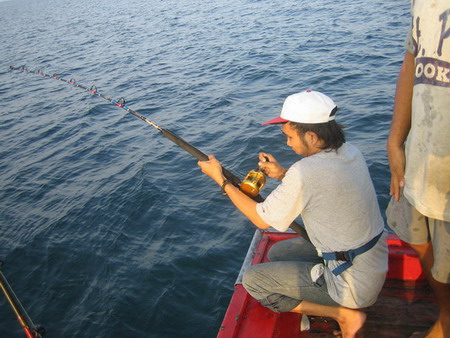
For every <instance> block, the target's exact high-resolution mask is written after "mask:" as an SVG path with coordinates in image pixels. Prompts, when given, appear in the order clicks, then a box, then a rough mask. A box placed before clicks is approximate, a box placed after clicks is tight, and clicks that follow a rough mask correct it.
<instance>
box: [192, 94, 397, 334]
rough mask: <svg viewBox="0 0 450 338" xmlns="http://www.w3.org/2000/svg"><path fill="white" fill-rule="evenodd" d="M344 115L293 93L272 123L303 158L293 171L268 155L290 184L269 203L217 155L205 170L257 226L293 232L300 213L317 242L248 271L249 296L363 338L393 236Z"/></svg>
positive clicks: (290, 247)
mask: <svg viewBox="0 0 450 338" xmlns="http://www.w3.org/2000/svg"><path fill="white" fill-rule="evenodd" d="M336 112H337V107H336V105H335V103H334V102H333V100H331V99H330V98H329V97H328V96H326V95H324V94H322V93H319V92H316V91H305V92H301V93H297V94H293V95H290V96H289V97H287V99H286V100H285V102H284V105H283V108H282V111H281V115H280V117H277V118H275V119H273V120H271V121H269V122H268V123H266V124H274V123H277V124H278V123H281V124H282V125H283V126H282V132H283V133H284V134H285V135H286V138H287V145H288V146H290V147H291V148H292V149H293V150H294V152H295V153H296V154H298V155H301V156H302V157H303V158H302V159H300V160H299V161H298V162H296V163H294V164H293V165H292V166H291V167H290V168H289V169H285V168H283V167H282V166H281V165H280V164H279V163H278V162H277V160H276V159H275V158H274V157H273V156H272V155H271V154H267V153H261V154H260V155H259V158H260V160H261V162H260V163H259V165H260V167H261V168H262V169H263V171H264V172H265V173H266V174H267V175H268V176H269V177H271V178H275V179H278V180H280V181H281V184H280V185H279V186H278V187H277V188H276V189H275V190H274V191H273V192H272V193H271V194H270V195H269V196H268V197H267V199H266V200H265V201H264V202H261V203H257V202H255V201H254V200H253V199H251V198H250V197H248V196H247V195H245V194H244V193H243V192H242V191H240V190H239V189H238V188H237V187H235V186H233V185H232V184H228V181H227V180H226V179H225V177H224V176H223V174H222V168H221V165H220V163H219V161H218V160H217V159H216V158H215V157H214V156H213V155H209V161H201V162H199V166H200V167H201V169H202V171H203V172H204V173H205V174H207V175H208V176H210V177H211V178H212V179H213V180H214V181H215V182H216V183H217V184H218V185H219V186H221V187H222V191H223V192H224V193H226V194H227V195H228V197H229V198H230V199H231V201H232V202H233V203H234V204H235V205H236V207H237V208H238V209H239V210H240V211H241V212H242V213H243V214H244V215H245V216H247V217H248V218H249V219H250V220H251V221H252V222H253V223H254V224H255V225H256V226H257V227H259V228H261V229H267V228H269V227H273V228H275V229H277V230H279V231H286V230H287V229H288V228H289V225H290V224H291V223H292V222H293V221H294V220H295V219H296V218H297V217H298V216H299V215H301V217H302V219H303V222H304V225H305V228H306V230H307V233H308V235H309V237H310V242H309V241H307V240H305V239H303V238H295V239H292V240H286V241H283V242H280V243H278V244H277V245H275V246H274V247H273V248H272V249H271V251H270V253H269V258H270V260H271V262H269V263H263V264H258V265H254V266H252V267H251V268H250V269H249V270H247V271H246V273H245V275H244V278H243V284H244V287H245V288H246V290H247V291H248V292H249V293H250V294H251V295H252V296H253V297H254V298H255V299H257V300H258V301H259V302H260V303H261V304H262V305H264V306H266V307H267V308H269V309H271V310H273V311H275V312H296V313H300V314H305V315H314V316H325V317H331V318H333V319H335V320H336V321H337V322H338V323H339V326H340V329H341V334H342V335H343V336H344V337H354V336H355V335H356V333H357V331H358V330H359V329H360V328H361V327H362V326H363V324H364V322H365V320H366V315H365V313H364V312H362V311H361V310H359V309H360V308H364V307H367V306H370V305H372V304H373V303H375V301H376V299H377V296H378V294H379V292H380V290H381V288H382V286H383V283H384V279H385V276H386V272H387V268H388V264H387V258H388V250H387V245H386V235H387V233H386V231H385V229H384V222H383V219H382V217H381V213H380V210H379V206H378V202H377V198H376V194H375V189H374V187H373V184H372V181H371V178H370V175H369V171H368V168H367V165H366V162H365V160H364V158H363V156H362V154H361V153H360V151H359V150H358V149H357V148H356V147H354V146H353V145H351V144H349V143H346V142H345V136H344V133H343V131H342V129H341V127H340V126H339V124H337V123H336V121H335V114H336ZM266 159H268V161H267V160H266Z"/></svg>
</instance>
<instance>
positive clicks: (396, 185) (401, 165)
mask: <svg viewBox="0 0 450 338" xmlns="http://www.w3.org/2000/svg"><path fill="white" fill-rule="evenodd" d="M388 158H389V168H390V170H391V188H390V192H389V194H390V195H391V196H394V198H395V200H396V201H398V200H399V199H400V195H401V189H402V188H403V187H404V186H405V165H406V158H405V148H404V146H403V145H402V146H394V145H388Z"/></svg>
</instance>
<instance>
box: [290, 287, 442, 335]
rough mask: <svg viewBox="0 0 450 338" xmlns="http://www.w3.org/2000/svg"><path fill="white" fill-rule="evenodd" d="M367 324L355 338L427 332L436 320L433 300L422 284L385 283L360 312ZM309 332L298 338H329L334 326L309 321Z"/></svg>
mask: <svg viewBox="0 0 450 338" xmlns="http://www.w3.org/2000/svg"><path fill="white" fill-rule="evenodd" d="M364 312H366V313H367V321H366V323H365V325H364V327H363V329H362V330H361V331H360V334H358V336H359V337H369V338H371V337H374V338H375V337H377V338H378V337H392V338H397V337H398V338H403V337H410V336H411V334H413V333H414V332H416V331H419V332H422V331H426V330H428V329H429V328H430V327H431V326H432V325H433V323H434V321H435V319H436V318H437V305H436V300H435V298H434V296H433V294H432V291H431V288H430V286H429V285H428V283H427V282H426V281H425V280H418V281H402V280H387V281H386V282H385V285H384V287H383V289H382V291H381V293H380V295H379V297H378V300H377V302H376V303H375V304H374V305H373V306H371V307H369V308H367V309H365V310H364ZM310 322H311V329H310V330H309V331H300V332H299V336H298V337H332V336H333V330H339V326H338V324H337V323H336V322H335V321H334V320H331V319H329V318H324V317H310Z"/></svg>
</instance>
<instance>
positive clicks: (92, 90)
mask: <svg viewBox="0 0 450 338" xmlns="http://www.w3.org/2000/svg"><path fill="white" fill-rule="evenodd" d="M9 68H10V69H11V70H17V71H21V72H24V73H31V74H35V75H39V76H42V77H44V78H49V79H54V80H59V81H62V82H64V83H66V84H68V85H70V86H72V87H75V88H80V89H82V90H84V91H85V92H88V93H90V94H92V95H96V96H98V97H100V98H102V99H104V100H106V101H108V102H109V103H111V104H113V105H115V106H117V107H119V108H122V109H123V110H125V111H126V112H128V113H130V114H133V115H134V116H136V117H137V118H139V119H141V120H142V121H144V122H145V123H147V124H148V125H150V126H152V127H153V128H155V129H156V130H158V131H159V132H160V133H161V134H162V135H163V136H165V137H166V138H168V139H169V140H171V141H172V142H174V143H175V144H176V145H178V146H179V147H181V148H182V149H184V150H185V151H187V152H188V153H189V154H191V155H192V156H193V157H195V158H196V159H198V160H199V161H207V160H208V156H207V155H206V154H204V153H203V152H201V151H200V150H198V149H197V148H195V147H194V146H192V145H191V144H189V143H188V142H186V141H185V140H183V139H182V138H181V137H179V136H178V135H176V134H175V133H173V132H171V131H170V130H168V129H165V128H162V127H160V126H158V125H157V124H156V123H155V122H153V121H150V120H149V119H148V118H146V117H145V116H143V115H141V114H139V113H138V112H136V111H134V110H132V109H131V108H129V107H128V106H127V105H126V101H125V98H123V97H121V98H119V99H118V100H113V99H112V98H110V97H108V96H106V95H104V94H102V93H100V92H99V90H98V89H97V87H96V86H95V85H93V86H91V87H89V88H88V87H85V86H83V85H81V84H79V83H77V81H76V80H75V79H74V78H70V79H69V80H66V79H64V78H62V77H60V76H58V75H57V74H53V75H49V74H46V73H44V72H42V71H41V70H29V69H28V68H27V67H26V66H25V65H24V66H19V67H13V66H9ZM222 169H223V174H224V176H225V177H226V178H227V179H228V180H229V181H230V182H231V183H232V184H233V185H234V186H236V187H239V185H240V183H241V180H240V179H239V178H238V177H237V176H236V175H234V174H233V173H231V172H230V171H228V170H227V169H225V168H222Z"/></svg>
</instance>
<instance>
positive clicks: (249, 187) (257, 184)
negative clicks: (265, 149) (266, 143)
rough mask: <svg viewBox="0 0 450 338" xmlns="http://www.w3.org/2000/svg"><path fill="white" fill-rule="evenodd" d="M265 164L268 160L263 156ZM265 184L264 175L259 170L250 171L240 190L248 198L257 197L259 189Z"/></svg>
mask: <svg viewBox="0 0 450 338" xmlns="http://www.w3.org/2000/svg"><path fill="white" fill-rule="evenodd" d="M265 160H266V162H269V159H268V158H267V157H266V156H265ZM264 184H266V175H265V174H264V172H263V171H262V169H261V168H257V169H254V170H251V171H250V172H249V173H248V174H247V176H245V178H244V180H243V181H242V183H241V186H240V189H241V191H243V192H244V193H245V194H246V195H248V196H250V197H255V196H258V194H259V192H260V191H261V189H262V188H263V187H264Z"/></svg>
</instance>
